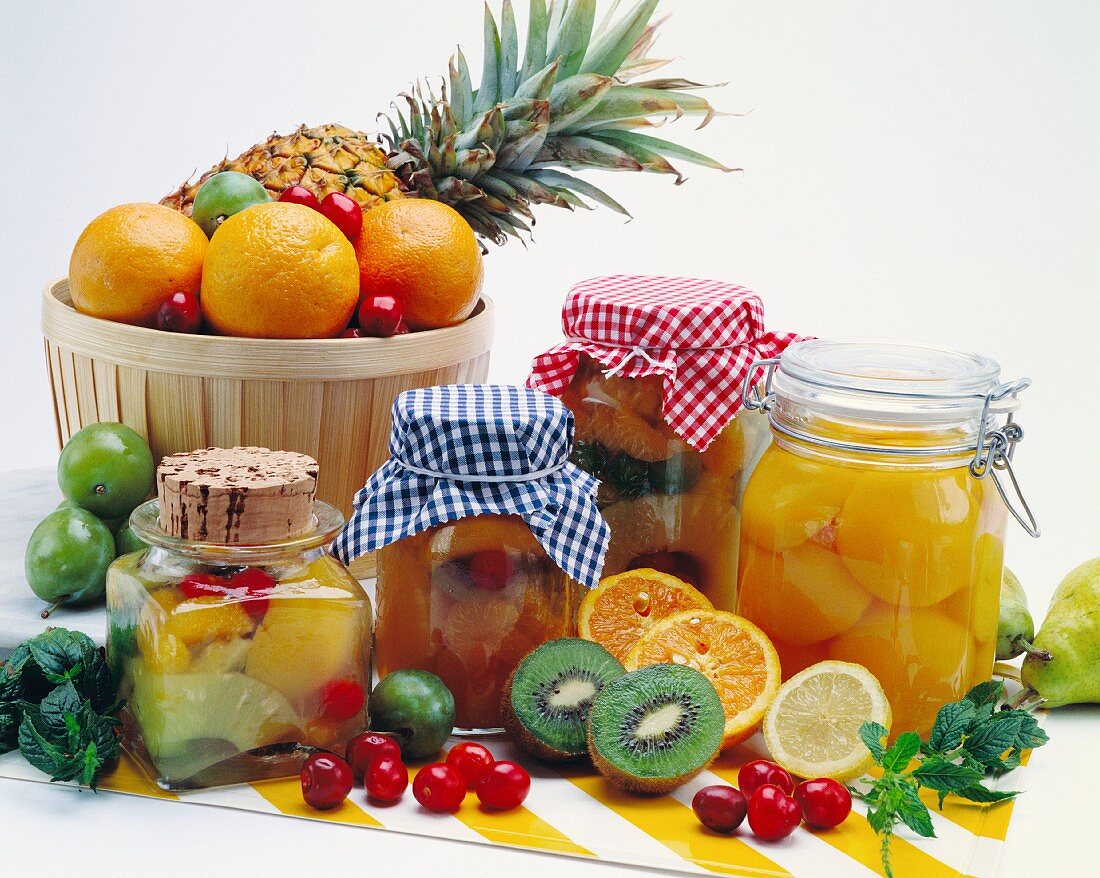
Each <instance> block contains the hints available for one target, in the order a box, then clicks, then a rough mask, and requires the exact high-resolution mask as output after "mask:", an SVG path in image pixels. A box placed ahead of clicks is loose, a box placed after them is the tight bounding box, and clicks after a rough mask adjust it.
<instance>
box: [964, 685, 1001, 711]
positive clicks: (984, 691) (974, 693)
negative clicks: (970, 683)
mask: <svg viewBox="0 0 1100 878" xmlns="http://www.w3.org/2000/svg"><path fill="white" fill-rule="evenodd" d="M1004 692H1005V684H1004V683H1002V682H1001V681H1000V680H986V681H985V682H984V683H979V684H978V685H977V686H975V687H974V688H973V689H971V690H970V691H969V692H967V693H966V698H965V699H964V700H966V701H969V702H971V703H972V704H973V705H974V706H975V707H985V706H986V705H995V704H996V703H997V702H998V701H1000V700H1001V698H1002V697H1003V696H1004Z"/></svg>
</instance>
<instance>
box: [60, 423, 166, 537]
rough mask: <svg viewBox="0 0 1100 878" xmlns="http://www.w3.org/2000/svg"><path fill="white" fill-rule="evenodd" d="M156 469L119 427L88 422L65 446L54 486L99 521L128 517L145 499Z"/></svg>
mask: <svg viewBox="0 0 1100 878" xmlns="http://www.w3.org/2000/svg"><path fill="white" fill-rule="evenodd" d="M155 471H156V468H155V466H154V465H153V453H152V452H151V451H150V450H149V445H148V444H147V443H146V441H145V440H144V439H142V438H141V436H139V435H138V434H137V433H135V432H134V431H133V430H131V429H130V428H129V427H127V426H125V425H123V424H115V423H109V422H102V423H98V424H90V425H89V426H87V427H85V428H84V429H83V430H80V431H79V432H77V433H76V434H74V435H73V437H72V438H71V439H70V440H69V441H68V442H67V443H66V445H65V448H64V449H63V450H62V451H61V457H60V459H59V460H58V461H57V483H58V485H59V486H60V488H61V490H62V492H63V493H64V494H65V496H66V497H68V498H69V499H70V500H71V501H73V502H74V503H76V504H77V505H78V506H80V507H81V508H83V509H86V510H88V511H89V512H91V513H92V514H93V515H97V516H99V517H100V518H108V519H109V518H119V517H120V516H123V515H129V514H130V513H131V512H132V511H133V510H134V508H135V507H136V506H137V505H138V504H139V503H141V502H142V501H143V500H144V499H145V498H146V497H147V496H148V495H149V491H150V489H151V488H152V486H153V476H154V474H155Z"/></svg>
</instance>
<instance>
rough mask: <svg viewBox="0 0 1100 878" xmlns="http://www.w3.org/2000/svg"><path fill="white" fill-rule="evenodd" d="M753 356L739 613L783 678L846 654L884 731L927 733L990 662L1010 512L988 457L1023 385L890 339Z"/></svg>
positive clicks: (939, 351)
mask: <svg viewBox="0 0 1100 878" xmlns="http://www.w3.org/2000/svg"><path fill="white" fill-rule="evenodd" d="M761 365H768V366H770V369H771V370H772V371H771V372H770V374H769V386H768V390H769V391H770V392H769V393H768V394H767V395H766V396H764V397H763V398H761V397H759V396H756V395H755V394H754V392H750V391H749V390H748V389H746V393H745V396H746V404H747V405H749V406H750V407H760V408H763V409H764V410H767V411H770V422H771V429H772V434H773V439H774V444H772V445H771V446H770V447H769V448H768V449H767V451H765V453H764V455H763V457H762V458H761V460H760V462H759V464H758V465H757V467H756V470H755V471H754V473H753V475H752V477H751V479H750V480H749V484H748V486H747V488H746V491H745V496H744V503H743V507H742V513H743V514H742V528H741V560H740V564H739V599H738V612H739V613H741V614H742V615H744V616H746V617H747V618H749V619H751V620H752V621H754V622H756V623H757V624H758V625H759V626H760V627H761V628H762V629H763V630H764V631H765V632H766V633H767V634H768V635H769V637H771V638H772V640H773V642H774V644H775V646H776V649H777V650H778V652H779V656H780V662H781V664H782V667H783V677H784V679H786V678H788V677H790V676H791V675H793V674H795V673H797V672H798V671H800V670H802V669H803V668H805V667H807V666H809V665H811V664H813V663H815V662H818V661H822V660H824V659H839V660H843V661H851V662H857V663H859V664H862V665H865V666H866V667H867V668H869V669H870V670H871V671H872V673H874V674H875V676H876V677H878V679H879V681H880V682H881V683H882V685H883V688H884V689H885V691H886V694H887V696H888V698H889V699H890V703H891V706H892V708H893V727H894V729H895V730H897V731H907V730H910V729H913V730H917V731H919V732H922V733H924V732H927V731H928V730H929V729H930V728H931V725H932V722H933V720H934V719H935V716H936V713H937V711H938V710H939V708H940V707H941V706H943V704H945V703H946V702H949V701H953V700H957V699H958V698H961V697H962V696H963V695H964V694H965V693H966V692H967V690H968V689H969V688H970V687H972V686H973V685H975V684H977V683H978V682H980V681H982V680H985V679H988V678H989V676H990V674H991V672H992V669H993V661H994V651H995V646H996V639H997V618H998V604H999V596H1000V583H1001V575H1002V570H1003V554H1004V537H1005V525H1006V520H1007V512H1008V511H1009V510H1008V508H1007V506H1006V503H1005V501H1003V500H1002V498H1001V496H999V489H1000V488H1001V487H1002V486H1001V485H1000V484H999V483H997V478H998V477H997V470H998V469H1005V468H1008V469H1009V471H1010V463H1009V458H1010V456H1011V451H1012V447H1013V445H1014V443H1015V442H1016V441H1018V439H1019V438H1021V437H1022V432H1021V431H1019V429H1018V427H1017V426H1016V425H1015V424H1014V423H1013V422H1012V416H1011V413H1012V412H1013V411H1014V410H1015V408H1016V406H1017V403H1016V393H1018V392H1019V391H1020V390H1022V389H1023V388H1024V387H1026V386H1027V382H1026V381H1021V382H1017V383H1016V384H1014V385H1000V384H998V381H999V375H1000V367H999V366H998V365H997V363H996V362H994V361H993V360H990V359H989V358H987V357H983V356H979V355H976V354H968V353H963V352H958V351H952V350H947V349H943V348H938V347H932V346H921V345H911V344H900V343H877V342H850V341H826V340H815V341H808V342H802V343H798V344H795V345H792V346H791V347H789V348H788V349H787V350H786V351H785V352H784V353H783V355H782V357H781V358H779V359H778V360H773V361H768V362H767V363H763V364H761ZM1002 415H1007V420H1006V421H1005V423H1004V424H1003V425H1001V426H998V418H999V417H1000V416H1002ZM990 474H992V475H993V479H992V480H991V479H989V478H986V476H988V475H990ZM1013 484H1014V481H1013ZM1024 509H1025V510H1026V505H1025V506H1024ZM1028 515H1030V513H1028ZM1017 517H1020V516H1019V515H1017ZM1021 520H1022V519H1021ZM1033 524H1034V522H1032V525H1033ZM1032 529H1033V528H1032ZM1033 534H1037V530H1034V529H1033Z"/></svg>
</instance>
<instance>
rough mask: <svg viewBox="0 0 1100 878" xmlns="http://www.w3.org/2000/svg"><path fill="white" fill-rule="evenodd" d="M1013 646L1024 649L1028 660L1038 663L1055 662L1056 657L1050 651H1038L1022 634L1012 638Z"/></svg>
mask: <svg viewBox="0 0 1100 878" xmlns="http://www.w3.org/2000/svg"><path fill="white" fill-rule="evenodd" d="M1012 645H1013V646H1015V647H1018V648H1019V649H1022V650H1023V651H1024V652H1025V653H1026V654H1027V657H1028V658H1032V659H1035V660H1036V661H1040V662H1049V661H1053V660H1054V655H1053V654H1052V653H1051V651H1050V650H1049V649H1036V648H1035V647H1034V646H1032V645H1031V643H1030V642H1029V641H1028V640H1027V639H1026V638H1025V637H1024V635H1022V634H1017V635H1016V636H1015V637H1013V638H1012Z"/></svg>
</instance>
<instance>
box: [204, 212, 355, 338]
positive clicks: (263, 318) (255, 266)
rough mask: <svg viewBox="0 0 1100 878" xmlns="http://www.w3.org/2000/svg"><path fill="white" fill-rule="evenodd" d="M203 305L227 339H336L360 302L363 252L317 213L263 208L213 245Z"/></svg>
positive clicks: (227, 226)
mask: <svg viewBox="0 0 1100 878" xmlns="http://www.w3.org/2000/svg"><path fill="white" fill-rule="evenodd" d="M201 301H202V313H203V316H204V317H205V318H206V322H207V325H208V326H209V327H210V328H212V329H213V330H215V331H216V332H219V333H221V334H222V335H239V336H247V337H251V338H333V337H335V336H337V335H339V334H340V333H341V332H342V331H343V330H344V328H345V327H346V326H347V325H348V321H349V320H351V315H352V312H353V311H354V310H355V305H356V303H357V302H358V301H359V269H358V266H357V265H356V262H355V249H354V248H353V247H352V246H351V244H350V243H349V242H348V239H347V238H345V237H344V234H343V233H342V232H341V231H340V230H339V229H338V228H336V226H335V225H334V224H333V223H331V222H330V221H329V220H327V219H325V217H323V216H321V214H319V213H318V212H317V211H315V210H311V209H310V208H308V207H305V206H304V205H301V204H287V203H285V202H279V201H272V202H269V203H267V204H257V205H255V206H253V207H249V208H246V209H245V210H242V211H240V212H239V213H235V214H233V215H232V216H231V217H229V219H227V220H226V221H225V222H223V223H222V224H221V226H219V227H218V230H217V231H216V232H215V233H214V237H213V238H211V239H210V246H209V247H208V248H207V251H206V262H205V264H204V265H203V273H202V299H201Z"/></svg>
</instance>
